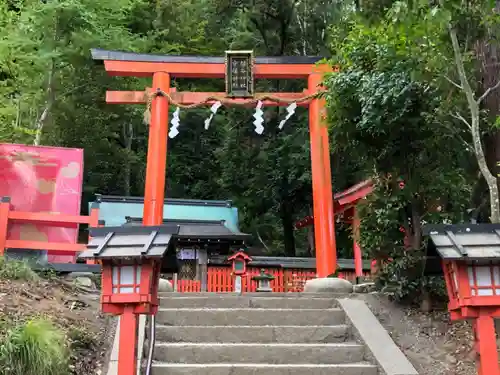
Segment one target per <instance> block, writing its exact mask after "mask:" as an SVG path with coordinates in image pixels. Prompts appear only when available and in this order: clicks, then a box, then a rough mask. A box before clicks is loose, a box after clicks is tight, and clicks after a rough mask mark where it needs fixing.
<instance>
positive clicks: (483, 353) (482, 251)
mask: <svg viewBox="0 0 500 375" xmlns="http://www.w3.org/2000/svg"><path fill="white" fill-rule="evenodd" d="M424 235H428V236H429V237H430V239H429V244H428V249H427V259H428V261H427V263H428V264H427V265H426V270H427V271H429V270H431V269H432V268H433V266H434V269H435V260H440V261H441V267H442V273H443V274H444V278H445V281H446V289H447V292H448V297H449V303H448V310H449V312H450V318H451V320H464V319H468V320H471V321H472V323H473V329H474V338H475V348H476V352H477V364H478V365H477V368H478V375H499V374H500V372H499V367H498V354H497V343H496V334H495V325H494V318H500V225H499V224H460V225H444V224H443V225H426V226H425V227H424ZM436 255H437V256H436ZM433 256H434V264H433V262H432V259H433ZM427 273H428V274H429V273H430V272H427Z"/></svg>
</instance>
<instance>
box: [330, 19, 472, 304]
mask: <svg viewBox="0 0 500 375" xmlns="http://www.w3.org/2000/svg"><path fill="white" fill-rule="evenodd" d="M391 14H392V13H391V12H389V14H388V18H387V19H384V20H381V21H380V22H379V23H378V24H376V25H374V24H370V25H368V24H366V23H365V22H364V21H363V20H362V19H361V20H360V19H354V20H353V22H351V23H350V25H349V28H348V29H347V30H345V29H344V30H342V29H340V30H336V31H335V32H336V33H337V34H338V35H342V34H343V35H344V36H345V38H344V39H342V40H340V41H339V42H336V43H335V44H334V45H333V47H334V48H335V50H336V51H337V55H336V57H335V58H334V59H333V63H334V64H336V65H339V66H342V67H343V68H342V70H341V72H339V73H336V74H333V75H332V76H331V77H330V78H329V79H328V81H327V85H328V93H329V95H328V103H329V106H330V110H331V111H330V112H331V123H332V137H333V144H334V145H335V147H336V148H337V149H338V150H341V151H342V152H343V153H347V154H349V155H350V156H351V157H354V158H356V160H357V161H358V165H357V167H358V168H359V169H361V170H364V171H365V173H367V174H371V175H372V176H373V179H374V180H375V182H376V187H375V191H374V193H373V194H372V195H371V196H370V197H369V198H368V200H367V202H366V204H365V205H363V206H362V209H361V215H362V224H361V225H362V231H361V246H362V248H363V249H364V250H365V251H368V252H369V253H370V254H371V256H372V257H374V258H375V259H387V258H392V259H393V261H392V262H391V265H390V266H388V267H386V270H387V271H388V272H387V273H385V274H382V273H381V274H380V279H379V281H380V282H381V283H382V284H384V285H386V284H391V283H394V282H396V284H397V288H398V290H399V291H398V292H397V293H396V295H397V296H398V298H403V297H406V294H413V293H414V292H418V291H420V290H421V286H422V282H423V281H422V279H421V276H422V272H421V269H422V267H417V266H416V265H417V264H418V263H419V262H420V263H421V262H422V261H421V259H422V251H421V249H422V245H423V242H422V230H421V226H422V224H423V223H424V222H443V221H456V220H461V219H463V216H462V213H463V212H464V211H465V208H466V204H467V198H468V197H469V194H470V186H469V185H468V183H467V181H466V179H465V178H464V176H465V171H464V169H463V164H460V161H461V160H462V159H463V158H466V157H467V156H468V155H469V154H468V150H467V149H465V150H464V147H463V145H462V143H461V142H460V140H459V139H458V138H456V137H452V136H451V135H450V132H449V130H448V128H447V127H446V126H443V124H447V125H449V126H453V124H452V123H450V120H449V118H448V116H444V115H442V113H443V110H442V108H441V105H442V103H443V102H445V101H446V99H445V98H446V94H447V92H446V91H445V90H443V88H442V87H441V85H439V84H438V83H440V79H441V78H440V77H441V75H442V74H443V71H442V69H443V67H445V66H446V61H447V57H446V54H445V52H446V51H445V50H444V49H443V50H444V52H441V51H443V50H440V49H439V48H437V47H439V45H438V44H437V43H436V42H432V43H431V42H430V40H429V31H431V32H432V30H429V28H430V27H431V26H433V25H432V24H425V22H422V21H420V20H418V19H411V18H410V19H409V20H408V19H407V20H406V21H407V22H406V23H405V24H403V23H400V22H394V20H393V19H392V18H391ZM424 28H426V29H427V30H426V32H425V33H424V32H423V31H422V30H423V29H424ZM438 31H439V30H436V35H438ZM337 40H339V39H337ZM436 49H437V51H436ZM444 144H446V147H443V145H444ZM359 150H362V154H361V155H360V154H359ZM405 235H406V241H404V238H405ZM410 270H412V271H411V272H410Z"/></svg>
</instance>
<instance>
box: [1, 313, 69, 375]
mask: <svg viewBox="0 0 500 375" xmlns="http://www.w3.org/2000/svg"><path fill="white" fill-rule="evenodd" d="M68 358H69V356H68V351H67V348H66V343H65V336H64V334H63V333H62V332H61V331H60V330H58V329H57V328H56V327H55V326H54V325H53V324H52V323H51V322H49V321H47V320H44V319H34V320H30V321H28V322H25V323H22V324H19V325H18V326H16V327H14V328H13V329H12V330H10V331H9V332H7V334H6V336H5V338H4V342H3V343H1V344H0V368H1V375H67V374H68V372H69V368H68V363H69V362H68Z"/></svg>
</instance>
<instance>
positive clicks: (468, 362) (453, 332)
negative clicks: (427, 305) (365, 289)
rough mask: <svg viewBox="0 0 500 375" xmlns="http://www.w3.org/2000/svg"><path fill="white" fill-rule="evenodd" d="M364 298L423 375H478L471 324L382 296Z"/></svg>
mask: <svg viewBox="0 0 500 375" xmlns="http://www.w3.org/2000/svg"><path fill="white" fill-rule="evenodd" d="M363 299H364V300H365V301H366V303H367V304H368V305H369V306H370V308H371V309H372V311H373V313H374V314H375V315H376V316H377V318H378V319H379V320H380V322H381V324H382V325H383V326H384V327H385V328H386V329H387V330H388V332H389V334H390V335H391V336H392V338H393V340H394V342H395V343H396V344H397V345H398V346H399V347H400V348H401V350H402V351H403V353H405V355H406V356H407V357H408V359H409V360H410V362H412V364H413V366H415V368H416V369H417V371H418V373H419V374H420V375H476V374H477V372H476V365H475V352H474V350H473V349H472V346H473V335H472V328H471V326H470V324H469V323H468V322H450V320H449V314H448V312H447V311H446V310H440V311H433V312H431V313H422V312H421V311H419V310H417V309H413V308H409V307H401V306H400V305H397V304H395V303H393V302H391V301H389V300H388V299H387V298H386V297H385V296H382V295H379V294H367V295H364V296H363Z"/></svg>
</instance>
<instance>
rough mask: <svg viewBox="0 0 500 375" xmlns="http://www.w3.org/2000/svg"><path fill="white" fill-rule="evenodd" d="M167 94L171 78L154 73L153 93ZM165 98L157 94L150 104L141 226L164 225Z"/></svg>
mask: <svg viewBox="0 0 500 375" xmlns="http://www.w3.org/2000/svg"><path fill="white" fill-rule="evenodd" d="M158 90H161V91H163V92H169V90H170V75H169V74H168V73H164V72H157V73H154V75H153V87H152V92H157V91H158ZM167 134H168V99H167V98H166V97H164V96H161V95H157V96H156V97H154V98H153V100H152V102H151V123H150V125H149V140H148V156H147V167H146V187H145V189H144V216H143V224H144V225H161V224H162V223H163V205H164V200H165V176H166V166H167Z"/></svg>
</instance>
